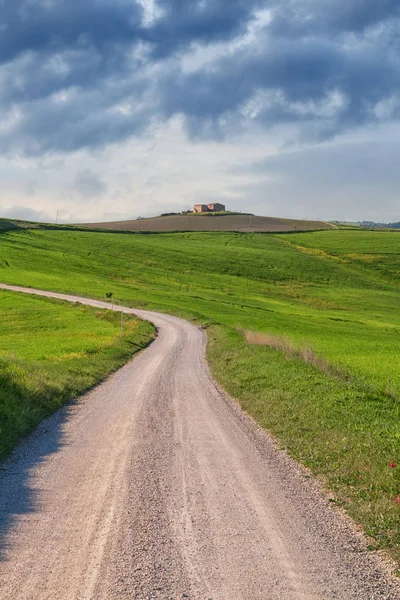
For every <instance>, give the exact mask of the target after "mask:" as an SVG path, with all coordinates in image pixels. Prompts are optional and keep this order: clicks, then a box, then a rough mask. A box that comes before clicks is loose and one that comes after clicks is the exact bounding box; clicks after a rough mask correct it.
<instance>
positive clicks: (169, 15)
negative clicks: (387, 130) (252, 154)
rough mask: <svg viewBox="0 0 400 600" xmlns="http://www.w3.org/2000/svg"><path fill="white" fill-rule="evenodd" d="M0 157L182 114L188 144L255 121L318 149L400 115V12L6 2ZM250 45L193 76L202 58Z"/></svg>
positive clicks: (124, 133) (392, 7) (102, 136)
mask: <svg viewBox="0 0 400 600" xmlns="http://www.w3.org/2000/svg"><path fill="white" fill-rule="evenodd" d="M0 9H1V22H0V31H1V35H0V65H1V66H0V148H1V149H2V150H3V152H14V151H22V152H27V153H42V152H46V151H51V150H60V151H72V150H74V149H77V148H82V147H90V146H103V145H106V144H107V143H112V142H115V141H118V140H120V139H124V138H126V137H128V136H130V135H134V134H135V133H138V132H141V131H143V129H144V128H146V126H147V125H148V124H149V123H150V122H153V121H154V119H160V118H164V119H165V118H167V119H168V118H170V117H172V116H174V115H176V114H181V115H183V116H184V118H185V120H186V122H187V126H188V129H189V131H190V132H191V134H192V135H197V136H206V137H218V136H220V137H223V136H227V135H229V134H230V133H232V132H237V131H238V130H240V129H241V128H246V126H247V125H248V123H250V122H251V123H256V124H258V125H260V126H262V127H265V128H267V129H268V128H270V127H273V126H275V125H280V124H281V125H289V126H295V127H297V129H298V132H297V135H298V136H302V137H303V138H308V139H322V138H326V137H329V136H334V135H335V134H336V133H338V132H341V131H343V130H345V129H348V128H351V127H355V126H357V125H360V124H365V123H368V122H371V121H374V120H379V119H380V120H385V119H386V120H395V119H398V117H399V103H396V95H397V94H399V93H400V45H399V42H398V39H399V37H398V35H399V33H400V25H399V23H400V17H399V9H400V7H399V6H398V1H397V0H396V2H395V1H393V0H381V1H380V2H376V1H372V0H353V1H352V2H349V1H348V0H346V1H345V0H340V1H339V0H287V1H286V2H285V1H280V2H277V1H276V0H253V1H251V0H230V1H228V0H159V2H158V4H157V17H156V18H155V19H154V20H153V21H150V22H148V23H147V22H146V21H145V20H144V15H145V13H144V9H143V7H142V6H141V5H140V4H139V3H138V2H135V1H134V0H86V1H85V2H82V1H81V0H68V1H67V0H42V1H39V0H24V1H23V0H16V1H14V2H8V1H7V2H5V1H3V3H2V4H0ZM257 9H269V10H270V14H269V20H268V22H267V23H266V24H264V26H263V28H262V29H261V30H260V31H259V32H258V34H257V35H255V36H254V38H253V40H252V41H248V42H247V43H246V44H245V45H237V44H236V46H234V47H233V48H231V49H230V50H229V51H228V50H227V52H226V54H225V55H224V56H220V57H219V58H215V59H214V60H211V61H210V62H209V63H208V64H206V65H205V66H203V67H200V68H198V69H196V68H194V69H193V72H187V71H185V70H184V69H183V68H182V63H181V57H182V55H183V54H184V53H185V52H187V51H188V50H189V49H192V48H199V47H200V48H201V47H205V46H207V45H212V44H215V43H218V44H219V48H220V49H221V43H226V44H229V42H231V41H233V40H234V41H236V42H237V41H238V40H239V39H240V37H241V36H242V35H243V34H245V33H246V31H247V28H248V26H249V24H251V23H253V24H254V22H255V11H256V10H257Z"/></svg>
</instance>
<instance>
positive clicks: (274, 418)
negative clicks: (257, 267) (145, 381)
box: [208, 326, 400, 561]
mask: <svg viewBox="0 0 400 600" xmlns="http://www.w3.org/2000/svg"><path fill="white" fill-rule="evenodd" d="M208 339H209V344H208V359H209V363H210V365H211V367H212V372H213V374H214V376H215V377H216V379H217V380H218V381H219V382H220V384H221V385H222V386H223V387H224V388H225V390H226V391H227V392H228V393H229V394H231V395H232V396H233V397H235V398H237V399H238V400H239V402H240V404H241V406H242V408H243V409H244V410H245V411H246V412H247V413H249V414H250V415H251V416H252V417H253V418H254V419H255V420H256V421H257V422H258V423H259V424H260V425H261V426H263V427H265V428H267V429H268V430H269V431H270V432H271V433H272V434H273V435H274V436H275V437H276V438H278V440H279V441H280V445H281V447H284V448H286V449H287V450H288V451H289V452H290V454H291V455H292V456H294V457H295V458H296V459H297V460H298V461H300V462H301V463H302V464H303V465H305V466H306V467H308V468H309V469H310V470H311V471H312V472H313V473H314V474H316V475H317V476H319V477H322V481H323V483H324V484H325V486H327V487H328V488H329V489H330V490H331V491H332V492H333V497H332V500H333V501H334V502H335V503H337V504H338V505H340V506H343V507H344V508H345V509H346V511H347V512H348V513H349V514H350V515H351V516H352V517H353V518H354V519H355V520H356V521H357V522H359V523H362V525H363V526H364V529H365V531H366V533H367V534H368V535H370V536H371V537H373V538H374V540H375V542H374V545H375V547H376V548H385V549H386V550H388V551H389V553H390V554H391V555H392V557H393V558H394V559H396V560H397V561H400V505H399V504H396V499H398V498H399V496H400V456H399V446H400V430H399V423H400V403H399V402H398V400H396V399H395V398H393V397H392V396H390V395H385V394H380V395H376V394H375V393H373V392H372V391H371V390H369V389H368V388H362V387H360V386H359V385H357V381H354V380H353V379H352V378H346V377H345V376H340V375H336V376H332V375H330V374H327V373H325V372H324V371H323V370H321V369H320V368H319V367H318V366H315V365H314V364H311V363H307V362H304V360H302V358H301V357H300V356H298V357H294V356H293V354H292V355H291V357H288V355H287V352H286V350H285V349H282V350H276V349H274V348H271V347H270V346H269V345H259V344H258V345H254V344H253V345H251V346H249V345H248V343H247V342H246V339H245V338H244V337H243V335H242V334H241V333H240V332H237V331H235V330H233V329H232V328H227V327H223V326H213V327H211V328H210V329H209V337H208ZM390 465H392V466H390ZM393 465H395V466H393Z"/></svg>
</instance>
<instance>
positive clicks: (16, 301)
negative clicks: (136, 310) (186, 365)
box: [0, 292, 154, 457]
mask: <svg viewBox="0 0 400 600" xmlns="http://www.w3.org/2000/svg"><path fill="white" fill-rule="evenodd" d="M153 331H154V330H153V327H152V326H151V325H150V324H149V323H147V322H143V321H139V320H138V319H134V318H128V317H127V316H126V317H125V322H124V330H123V332H121V324H120V315H119V314H116V313H114V312H112V311H100V310H96V309H91V308H89V307H83V306H82V305H76V304H74V305H71V304H70V303H63V302H55V301H50V300H47V299H43V298H35V297H26V296H23V295H19V294H12V293H8V292H0V457H4V456H5V455H6V454H7V453H8V452H9V451H10V450H11V448H12V447H13V446H14V445H15V443H16V442H17V441H18V440H20V439H21V438H22V437H23V436H24V435H26V434H27V433H28V432H30V431H31V430H32V429H33V428H34V427H35V425H37V423H38V422H39V421H40V420H41V419H42V418H43V417H45V416H47V415H49V414H50V413H52V412H53V411H55V410H56V409H58V408H60V407H61V406H62V405H63V404H65V403H66V402H68V401H70V400H72V399H74V398H76V397H77V396H79V395H80V394H82V393H84V392H85V391H87V390H88V389H90V388H91V387H93V386H94V385H95V384H97V383H99V382H100V381H101V380H103V379H104V378H105V377H106V376H107V375H109V374H110V373H111V372H113V371H115V370H116V369H117V368H118V367H120V366H122V365H123V364H124V363H125V362H126V361H127V360H128V358H129V357H130V356H132V354H134V353H135V352H137V351H138V350H140V349H141V348H143V347H145V346H146V345H147V344H148V343H149V342H150V340H151V339H152V338H153Z"/></svg>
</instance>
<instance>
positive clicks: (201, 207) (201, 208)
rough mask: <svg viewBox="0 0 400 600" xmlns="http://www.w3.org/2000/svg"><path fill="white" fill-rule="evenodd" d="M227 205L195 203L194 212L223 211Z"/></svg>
mask: <svg viewBox="0 0 400 600" xmlns="http://www.w3.org/2000/svg"><path fill="white" fill-rule="evenodd" d="M224 210H225V206H224V205H223V204H218V202H216V203H212V204H195V205H194V210H193V212H195V213H207V212H223V211H224Z"/></svg>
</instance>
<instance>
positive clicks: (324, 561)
mask: <svg viewBox="0 0 400 600" xmlns="http://www.w3.org/2000/svg"><path fill="white" fill-rule="evenodd" d="M0 287H4V288H6V289H14V290H20V291H28V292H30V293H39V294H40V293H41V294H43V295H48V296H52V297H56V298H62V299H67V300H71V301H77V300H79V301H80V302H82V303H85V304H90V305H94V306H97V307H105V306H106V307H107V308H109V305H107V304H106V303H104V302H100V301H95V300H88V299H84V298H77V297H73V296H67V295H64V294H52V293H48V292H38V291H37V290H24V289H23V288H16V287H15V286H0ZM116 310H121V307H116ZM123 310H124V311H125V312H130V313H134V314H137V315H139V316H140V317H142V318H146V319H148V320H150V321H152V322H153V323H154V324H155V325H156V326H157V328H158V332H159V335H158V337H157V340H156V341H155V342H154V343H153V344H152V345H151V346H150V347H149V348H148V349H147V350H146V351H144V352H143V353H141V354H140V355H139V356H137V357H136V358H135V359H134V360H132V361H131V362H130V363H129V364H127V365H126V366H125V367H123V368H122V369H120V370H119V371H118V372H117V373H115V374H114V375H113V376H111V377H110V378H109V379H108V380H107V381H106V382H105V383H103V384H102V385H100V386H98V387H97V388H96V389H94V390H93V391H91V392H90V393H88V394H86V395H85V396H83V397H82V398H80V399H79V402H77V403H75V404H72V405H70V406H68V407H67V408H65V409H63V410H61V411H59V412H58V413H56V414H55V415H53V416H52V417H51V418H49V419H47V420H46V421H44V422H43V423H42V424H41V425H40V426H39V428H38V429H37V430H36V432H35V433H34V434H33V435H32V436H30V438H29V439H27V440H26V441H25V442H24V443H23V444H21V445H20V446H19V447H18V448H17V450H16V451H15V452H14V454H13V455H12V456H11V457H10V459H9V460H7V461H6V462H5V463H3V465H2V469H1V472H0V539H1V555H0V598H1V600H50V599H51V600H54V599H59V600H92V599H93V600H94V599H96V600H97V599H99V600H112V599H118V600H125V599H128V598H129V599H130V600H161V599H162V600H178V599H183V598H189V599H191V600H295V599H296V600H311V599H312V600H333V599H340V600H352V599H359V600H375V599H376V600H383V599H386V600H389V599H390V600H396V599H400V585H399V582H398V581H397V580H396V579H394V578H392V577H391V575H390V571H391V569H393V566H392V565H391V563H390V562H389V561H387V560H386V559H384V558H383V557H381V556H379V555H378V554H377V553H374V552H369V551H368V550H367V542H366V541H365V539H364V537H363V535H362V534H361V533H360V532H358V531H357V529H356V528H355V526H353V524H352V523H351V521H350V520H349V519H348V518H346V517H345V516H344V515H343V514H342V513H341V511H340V510H338V509H336V508H335V507H333V506H332V504H331V503H330V502H329V498H328V497H327V495H326V494H323V493H322V492H321V491H320V488H319V485H318V483H317V482H316V481H315V480H314V478H312V477H310V476H309V475H308V474H307V473H306V472H305V471H304V470H303V469H302V468H300V467H298V465H297V464H296V463H295V462H294V461H293V460H291V459H290V458H289V457H288V456H287V454H286V453H285V452H282V451H280V450H279V449H278V448H277V446H276V444H275V442H274V440H273V439H272V438H270V437H269V436H268V434H266V433H265V432H264V431H261V430H260V429H259V428H258V427H257V426H256V425H255V424H254V423H253V422H252V421H251V420H250V419H249V418H248V417H247V416H246V415H244V414H243V413H242V412H241V411H240V409H239V408H238V406H237V404H236V403H235V402H234V401H233V400H231V399H230V398H228V397H227V396H226V395H225V394H224V393H223V392H222V391H221V390H220V389H219V388H218V386H217V385H216V384H215V383H214V382H213V380H212V379H211V378H210V375H209V372H208V368H207V365H206V362H205V358H204V349H205V337H204V334H203V333H202V332H201V331H200V330H199V329H198V328H197V327H195V326H194V325H191V324H190V323H188V322H186V321H183V320H181V319H177V318H175V317H171V316H167V315H160V314H156V313H150V312H146V311H136V310H135V311H134V310H132V309H123Z"/></svg>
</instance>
